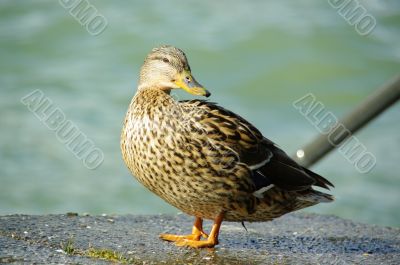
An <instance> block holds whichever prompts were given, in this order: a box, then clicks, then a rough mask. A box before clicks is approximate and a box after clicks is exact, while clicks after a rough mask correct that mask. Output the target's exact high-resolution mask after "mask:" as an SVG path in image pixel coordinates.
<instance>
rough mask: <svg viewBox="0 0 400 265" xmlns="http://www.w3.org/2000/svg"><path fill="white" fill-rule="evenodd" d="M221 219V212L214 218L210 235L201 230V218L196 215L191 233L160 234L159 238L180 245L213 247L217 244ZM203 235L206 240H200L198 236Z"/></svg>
mask: <svg viewBox="0 0 400 265" xmlns="http://www.w3.org/2000/svg"><path fill="white" fill-rule="evenodd" d="M222 220H223V213H221V214H220V215H219V216H217V218H216V219H215V220H214V225H213V227H212V229H211V233H210V236H208V235H207V234H206V233H204V232H203V220H202V219H201V218H199V217H196V220H195V222H194V225H193V230H192V234H190V235H182V236H180V235H171V234H161V235H160V238H162V239H163V240H167V241H173V242H175V245H177V246H180V247H192V248H213V247H214V246H215V245H218V234H219V229H220V228H221V223H222ZM201 237H204V238H207V240H204V241H201V240H200V238H201Z"/></svg>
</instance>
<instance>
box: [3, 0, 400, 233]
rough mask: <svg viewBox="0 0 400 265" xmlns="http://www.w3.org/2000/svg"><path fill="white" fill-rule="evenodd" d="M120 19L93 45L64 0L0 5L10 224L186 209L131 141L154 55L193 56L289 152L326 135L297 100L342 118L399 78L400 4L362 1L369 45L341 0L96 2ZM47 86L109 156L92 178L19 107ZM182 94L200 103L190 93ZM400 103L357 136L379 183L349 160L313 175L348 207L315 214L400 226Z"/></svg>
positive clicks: (203, 74)
mask: <svg viewBox="0 0 400 265" xmlns="http://www.w3.org/2000/svg"><path fill="white" fill-rule="evenodd" d="M90 2H91V3H92V4H93V5H94V6H95V7H96V8H97V10H98V12H99V13H101V14H102V15H103V16H104V17H105V18H106V19H107V22H108V26H107V28H106V29H105V30H104V32H102V33H101V34H99V35H97V36H92V35H90V34H89V33H88V32H87V31H86V28H85V26H81V25H80V24H79V22H78V21H76V20H75V18H74V17H73V16H71V15H70V14H69V11H68V10H66V9H64V8H63V7H62V6H61V5H60V4H59V1H50V0H49V1H33V0H32V1H16V0H8V1H4V0H3V1H1V2H0V58H1V60H0V73H1V74H0V87H1V97H0V126H1V130H0V136H1V137H0V179H1V182H0V214H7V213H34V214H41V213H63V212H68V211H75V212H89V213H92V214H98V213H175V212H177V210H176V209H174V208H172V207H171V206H169V205H167V204H166V203H164V202H163V201H162V200H161V199H159V198H157V197H156V196H155V195H152V194H150V193H149V192H148V191H146V190H145V189H144V188H143V187H142V186H140V185H139V184H138V183H137V182H136V180H134V179H133V178H132V177H131V175H130V173H129V172H128V170H127V169H126V167H125V165H124V163H123V161H122V159H121V155H120V150H119V135H120V130H121V126H122V121H123V118H124V115H125V111H126V109H127V106H128V104H129V101H130V98H131V97H132V96H133V94H134V93H135V89H136V81H137V76H138V70H139V67H140V66H141V63H142V62H143V59H144V56H145V55H146V54H147V52H148V51H149V50H150V49H151V48H152V47H154V46H157V45H159V44H164V43H168V44H173V45H176V46H178V47H180V48H182V49H183V50H185V51H186V53H187V55H188V57H189V60H190V63H191V67H192V71H193V74H194V75H195V76H196V78H197V80H198V81H199V82H200V83H202V84H203V85H205V86H206V87H207V88H208V89H209V90H210V91H211V92H212V97H211V100H213V101H216V102H219V103H220V104H221V105H223V106H225V107H227V108H229V109H232V110H234V111H235V112H237V113H240V114H241V115H242V116H244V117H245V118H247V119H248V120H250V121H251V122H252V123H254V124H255V125H256V126H257V127H259V128H260V130H261V131H262V132H263V133H264V134H265V136H267V137H268V138H270V139H272V140H274V141H275V142H277V143H278V144H279V145H280V146H281V147H282V148H284V149H285V150H287V151H288V152H289V153H294V152H295V150H296V149H297V148H299V147H301V146H303V145H304V144H305V143H307V142H308V141H310V140H311V139H312V138H313V137H315V136H316V135H317V133H318V132H317V130H316V129H315V128H314V127H313V125H312V124H310V123H309V122H308V121H307V120H306V119H305V118H304V117H303V116H301V114H300V113H299V112H298V111H297V110H296V109H294V107H293V106H292V102H293V101H295V100H297V99H298V98H300V97H302V96H303V95H305V94H307V93H313V94H314V95H315V96H316V97H317V99H318V100H319V101H321V102H323V103H324V105H325V106H326V109H327V110H330V111H332V112H333V113H334V114H335V115H337V116H338V117H340V116H342V115H343V114H344V113H346V112H347V111H350V110H351V109H352V108H353V107H354V106H355V105H356V104H357V103H358V102H360V101H362V100H363V99H364V98H365V97H366V96H367V95H369V94H370V93H371V92H372V91H374V90H375V89H376V88H377V87H378V86H380V85H381V84H382V83H384V82H385V81H387V80H388V79H390V78H392V77H393V76H394V75H395V74H397V73H399V72H400V71H399V70H400V45H399V44H400V12H399V11H400V4H399V2H398V1H397V0H392V1H383V2H382V1H381V2H378V1H372V0H371V1H360V3H362V4H363V5H364V6H365V8H366V9H367V10H368V12H369V13H370V14H372V15H373V16H374V17H375V19H376V21H377V26H376V28H375V29H374V30H373V31H372V33H371V34H370V35H368V36H360V35H359V34H357V32H356V30H355V28H354V27H353V26H351V25H349V24H348V23H347V22H346V21H345V20H344V19H343V18H342V17H341V16H340V15H339V14H338V13H337V10H335V9H334V8H332V7H331V6H330V5H329V3H328V1H320V2H318V3H316V2H315V1H306V0H304V1H278V0H275V1H252V2H250V1H219V2H218V3H217V1H202V2H200V1H198V2H195V1H161V0H153V1H146V2H144V1H143V2H139V1H120V2H118V4H117V3H114V2H112V1H105V0H102V1H90ZM35 89H40V90H41V91H43V93H44V95H45V96H46V97H48V98H49V99H51V100H52V102H53V105H54V106H56V107H59V108H60V109H61V110H62V111H63V112H64V114H65V115H66V118H67V119H69V120H71V121H72V122H73V123H74V124H75V125H76V126H77V127H78V128H79V129H80V131H82V132H83V133H85V134H86V135H87V136H88V137H89V138H90V139H91V140H93V142H94V143H95V144H96V146H97V147H99V148H100V149H101V150H102V151H103V153H104V162H103V163H102V164H101V165H100V166H99V167H98V168H97V169H95V170H89V169H87V168H86V167H85V166H84V164H83V163H82V161H81V160H79V159H77V158H76V157H75V156H74V155H73V154H72V153H71V152H70V151H69V150H68V149H67V147H66V146H65V145H64V144H62V143H61V142H60V141H59V140H58V139H57V137H56V135H55V132H54V131H51V130H49V129H48V128H47V127H46V125H45V124H43V123H42V122H41V121H40V120H38V119H37V118H36V117H35V115H34V114H33V113H31V112H30V111H29V110H28V108H27V107H26V106H24V105H23V104H22V103H21V102H20V99H21V98H22V97H23V96H25V95H26V94H28V93H30V92H32V91H34V90H35ZM177 97H179V98H191V97H190V96H189V95H187V94H185V93H177ZM399 114H400V106H399V105H396V106H394V107H393V108H391V109H390V110H388V111H386V112H385V113H384V114H383V115H381V116H380V117H379V118H378V119H376V120H374V121H373V122H372V123H371V124H370V125H369V126H367V127H366V128H365V129H364V130H362V131H361V132H359V133H358V134H357V137H358V139H359V140H360V141H361V142H362V143H363V144H364V145H365V146H366V147H367V148H368V150H369V151H370V152H372V153H373V154H374V155H375V156H376V158H377V164H376V167H375V168H374V169H373V170H372V171H371V172H370V173H368V174H361V173H359V172H357V170H356V169H355V168H354V166H353V165H352V164H350V163H349V162H347V160H346V159H345V158H344V157H343V156H342V155H340V154H339V153H338V152H337V151H336V152H333V153H331V154H330V155H328V156H327V157H325V158H324V159H323V160H322V161H320V162H319V163H318V164H317V165H316V166H315V167H313V169H314V170H315V171H317V172H318V173H320V174H322V175H324V176H326V177H327V178H329V179H330V180H331V181H332V182H333V183H334V184H335V185H336V188H335V189H334V190H333V191H332V193H333V194H334V195H335V196H336V198H337V200H336V201H335V202H334V203H331V204H323V205H319V206H316V207H312V208H310V209H307V211H311V212H320V213H327V214H335V215H338V216H341V217H345V218H352V219H355V220H359V221H362V222H367V223H374V224H381V225H394V226H400V211H399V202H400V178H399V172H400V163H399V159H400V155H399V150H400V134H399V130H400V123H399V117H400V115H399Z"/></svg>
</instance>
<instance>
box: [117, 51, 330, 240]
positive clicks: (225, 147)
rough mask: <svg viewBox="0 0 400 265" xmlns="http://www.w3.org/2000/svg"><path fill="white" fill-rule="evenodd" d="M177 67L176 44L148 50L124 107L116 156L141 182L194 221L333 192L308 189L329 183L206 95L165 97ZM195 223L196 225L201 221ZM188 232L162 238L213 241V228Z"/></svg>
mask: <svg viewBox="0 0 400 265" xmlns="http://www.w3.org/2000/svg"><path fill="white" fill-rule="evenodd" d="M182 71H187V73H190V68H189V65H188V63H187V60H186V56H185V55H184V53H183V52H182V51H181V50H179V49H177V48H174V47H171V46H162V47H159V48H156V49H154V50H153V51H152V52H151V53H150V54H149V55H148V57H147V58H146V60H145V63H144V66H143V67H142V70H141V77H140V81H139V89H138V91H137V93H136V95H135V96H134V98H133V99H132V102H131V104H130V106H129V108H128V112H127V114H126V118H125V122H124V127H123V130H122V135H121V149H122V154H123V158H124V160H125V162H126V164H127V166H128V168H129V170H130V171H131V172H132V174H133V175H134V176H135V177H136V178H137V179H138V180H139V181H140V182H141V183H142V184H143V185H144V186H145V187H147V188H148V189H149V190H150V191H152V192H154V193H155V194H157V195H158V196H160V197H161V198H163V199H164V200H165V201H167V202H168V203H170V204H172V205H173V206H175V207H177V208H178V209H180V210H181V211H183V212H185V213H187V214H189V215H193V216H195V217H197V218H198V219H196V220H197V221H199V220H201V219H202V218H206V219H212V220H216V219H217V218H220V221H222V219H223V220H227V221H268V220H272V219H274V218H276V217H279V216H281V215H283V214H285V213H288V212H291V211H295V210H298V209H301V208H304V207H308V206H311V205H314V204H317V203H319V202H327V201H331V200H332V199H333V198H332V197H331V195H328V194H325V193H322V192H318V191H315V190H313V188H312V185H316V186H320V187H323V188H328V186H333V185H332V184H331V183H330V182H329V181H327V180H326V179H324V178H323V177H321V176H319V175H317V174H315V173H313V172H311V171H309V170H308V169H305V168H303V167H301V166H299V165H298V164H297V163H295V162H294V161H293V160H292V159H290V158H289V157H288V156H287V155H286V154H285V153H284V152H283V151H282V150H281V149H279V148H278V147H277V146H276V145H275V144H274V143H273V142H271V141H270V140H268V139H267V138H265V137H263V135H262V134H261V133H260V132H259V131H258V130H257V129H256V128H255V127H254V126H253V125H251V124H250V123H249V122H247V121H246V120H244V119H243V118H241V117H240V116H238V115H236V114H234V113H233V112H230V111H228V110H226V109H224V108H222V107H220V106H218V105H216V104H214V103H211V102H208V101H203V100H191V101H176V100H175V99H174V98H173V97H171V96H170V95H169V92H170V90H171V89H173V88H176V87H177V86H176V85H174V84H175V83H174V82H176V77H177V75H178V76H179V74H180V73H182ZM193 81H194V82H195V80H194V79H193ZM196 85H198V83H197V82H196ZM196 89H197V88H196ZM196 91H197V90H196ZM189 92H190V91H189ZM196 93H197V92H196ZM197 221H196V222H197ZM195 227H196V225H195ZM197 228H198V229H199V230H200V231H201V232H202V228H201V223H200V227H197ZM217 228H218V229H219V226H218V227H217ZM217 228H216V229H217ZM218 229H217V230H218ZM202 233H203V232H202ZM194 234H195V232H193V233H192V235H190V236H189V237H188V236H186V237H179V239H176V240H174V239H171V238H170V237H168V236H170V235H168V236H165V238H164V237H163V238H164V239H166V240H171V241H177V244H178V245H186V246H192V247H210V246H213V245H215V244H217V243H218V241H217V236H218V231H216V235H214V234H213V232H212V234H213V236H214V237H215V240H214V241H213V242H211V243H209V244H200V245H199V243H196V242H194V243H193V242H192V241H199V236H193V235H194ZM210 240H211V241H212V239H210V238H209V239H208V241H210ZM208 241H207V242H208Z"/></svg>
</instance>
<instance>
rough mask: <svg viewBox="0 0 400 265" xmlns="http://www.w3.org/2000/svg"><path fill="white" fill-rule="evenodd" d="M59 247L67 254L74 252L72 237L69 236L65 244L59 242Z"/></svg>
mask: <svg viewBox="0 0 400 265" xmlns="http://www.w3.org/2000/svg"><path fill="white" fill-rule="evenodd" d="M61 248H62V250H64V252H65V253H67V254H68V255H73V254H75V247H74V238H73V237H70V238H69V239H68V241H67V243H66V244H63V243H61Z"/></svg>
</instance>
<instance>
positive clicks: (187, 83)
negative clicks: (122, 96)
mask: <svg viewBox="0 0 400 265" xmlns="http://www.w3.org/2000/svg"><path fill="white" fill-rule="evenodd" d="M145 87H153V88H158V89H161V90H164V91H166V92H167V93H169V92H170V90H171V89H174V88H182V89H183V90H185V91H187V92H188V93H190V94H193V95H197V96H206V97H209V96H210V92H208V91H207V90H206V89H205V88H204V87H203V86H202V85H200V84H199V83H198V82H197V81H196V79H194V77H193V76H192V73H191V71H190V66H189V63H188V60H187V58H186V55H185V53H184V52H183V51H182V50H180V49H178V48H176V47H173V46H169V45H163V46H160V47H158V48H154V49H153V50H152V51H151V52H150V53H149V55H147V57H146V59H145V60H144V64H143V66H142V68H141V70H140V79H139V89H141V88H145Z"/></svg>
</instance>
